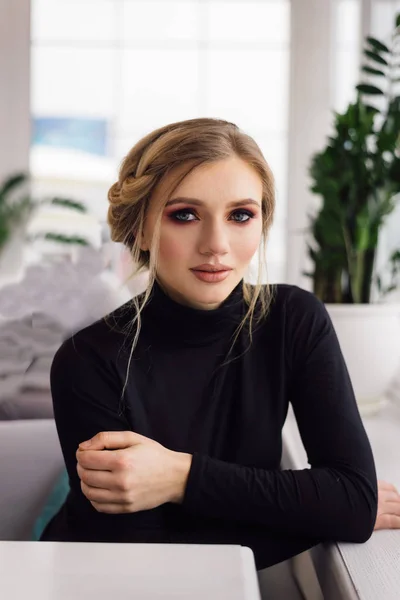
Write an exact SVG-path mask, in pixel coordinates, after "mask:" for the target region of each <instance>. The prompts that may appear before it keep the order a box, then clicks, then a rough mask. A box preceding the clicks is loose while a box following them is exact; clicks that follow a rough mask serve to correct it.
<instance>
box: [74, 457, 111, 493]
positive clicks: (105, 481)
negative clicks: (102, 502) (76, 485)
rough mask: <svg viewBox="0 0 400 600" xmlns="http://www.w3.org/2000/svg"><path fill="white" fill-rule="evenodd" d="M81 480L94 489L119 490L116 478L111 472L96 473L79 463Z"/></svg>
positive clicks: (78, 468)
mask: <svg viewBox="0 0 400 600" xmlns="http://www.w3.org/2000/svg"><path fill="white" fill-rule="evenodd" d="M76 470H77V472H78V475H79V479H80V480H81V481H83V482H84V483H86V485H88V486H90V487H94V488H102V489H105V490H114V489H118V488H117V486H116V485H115V482H114V479H115V478H114V477H113V475H112V473H111V472H110V471H94V470H92V469H84V468H83V467H82V466H81V465H80V464H79V463H78V464H77V466H76Z"/></svg>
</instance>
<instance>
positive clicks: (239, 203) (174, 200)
mask: <svg viewBox="0 0 400 600" xmlns="http://www.w3.org/2000/svg"><path fill="white" fill-rule="evenodd" d="M183 203H185V204H192V205H193V206H204V202H202V200H199V199H198V198H186V197H185V196H180V197H178V198H172V200H169V201H168V202H167V204H166V206H173V205H174V204H183ZM246 204H255V205H256V206H258V207H259V208H260V203H259V202H257V201H256V200H253V198H243V200H236V201H235V202H230V203H229V204H228V206H229V207H230V208H235V207H238V206H244V205H246Z"/></svg>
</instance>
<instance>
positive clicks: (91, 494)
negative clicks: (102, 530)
mask: <svg viewBox="0 0 400 600" xmlns="http://www.w3.org/2000/svg"><path fill="white" fill-rule="evenodd" d="M81 490H82V492H83V494H84V495H85V496H86V498H87V499H88V500H90V501H91V502H96V503H98V504H117V505H123V504H129V503H128V502H127V500H126V498H124V497H123V496H119V495H118V494H117V493H116V492H113V491H112V490H102V489H100V488H94V487H91V486H90V485H86V483H85V482H84V481H81Z"/></svg>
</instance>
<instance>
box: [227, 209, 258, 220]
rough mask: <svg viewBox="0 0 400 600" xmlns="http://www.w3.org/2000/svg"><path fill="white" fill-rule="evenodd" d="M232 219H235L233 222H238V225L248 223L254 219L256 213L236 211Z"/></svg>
mask: <svg viewBox="0 0 400 600" xmlns="http://www.w3.org/2000/svg"><path fill="white" fill-rule="evenodd" d="M232 217H234V219H233V220H234V221H236V223H247V221H250V219H253V218H254V213H252V212H250V211H249V210H235V212H234V213H232ZM236 217H239V218H236Z"/></svg>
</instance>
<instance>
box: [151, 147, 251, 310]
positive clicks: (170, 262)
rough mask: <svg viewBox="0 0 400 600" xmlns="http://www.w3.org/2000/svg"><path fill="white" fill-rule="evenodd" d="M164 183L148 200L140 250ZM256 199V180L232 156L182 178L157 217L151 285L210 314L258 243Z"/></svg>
mask: <svg viewBox="0 0 400 600" xmlns="http://www.w3.org/2000/svg"><path fill="white" fill-rule="evenodd" d="M173 175H174V174H173V173H170V174H169V176H168V177H169V179H170V178H171V177H173ZM168 183H169V181H168V179H167V178H166V179H165V181H164V185H163V184H160V185H159V187H158V188H157V189H156V190H155V192H154V194H153V196H152V198H151V200H150V205H149V209H148V213H147V216H146V222H145V226H144V236H143V241H142V245H141V248H142V250H149V249H150V246H151V240H152V236H153V232H154V228H155V224H156V220H157V214H158V211H159V208H158V207H159V206H160V202H162V201H163V194H164V193H166V192H165V190H166V189H168ZM261 199H262V181H261V178H260V176H259V175H258V173H257V172H256V171H255V170H254V169H253V168H252V167H251V166H249V165H248V164H247V163H245V162H244V161H243V160H241V159H240V158H238V157H231V158H229V159H226V160H221V161H218V162H214V163H211V164H206V165H200V166H199V167H197V168H195V169H193V171H191V172H190V173H189V174H188V175H187V176H186V177H185V178H184V179H183V181H182V182H181V183H180V184H179V185H178V187H177V188H176V189H175V190H174V192H173V194H172V196H171V198H170V200H169V201H168V203H167V205H166V206H165V208H164V209H163V213H162V217H161V229H160V246H159V255H158V268H157V280H158V281H159V283H160V285H161V286H162V287H163V288H164V290H165V291H166V293H167V294H168V295H169V296H170V297H171V298H172V299H174V300H176V301H177V302H179V303H181V304H185V305H188V306H191V307H193V308H199V309H204V310H212V309H215V308H217V307H218V306H219V305H220V304H221V303H222V302H223V301H224V300H225V299H226V298H227V297H228V296H229V294H230V293H231V292H232V290H233V289H234V288H235V287H236V286H237V284H238V283H239V282H240V280H241V279H242V278H243V276H244V274H245V271H246V269H247V267H248V265H249V263H250V261H251V259H252V257H253V256H254V254H255V252H256V250H257V248H258V246H259V243H260V240H261V234H262V212H261ZM210 269H215V270H216V271H215V272H213V273H210Z"/></svg>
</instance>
